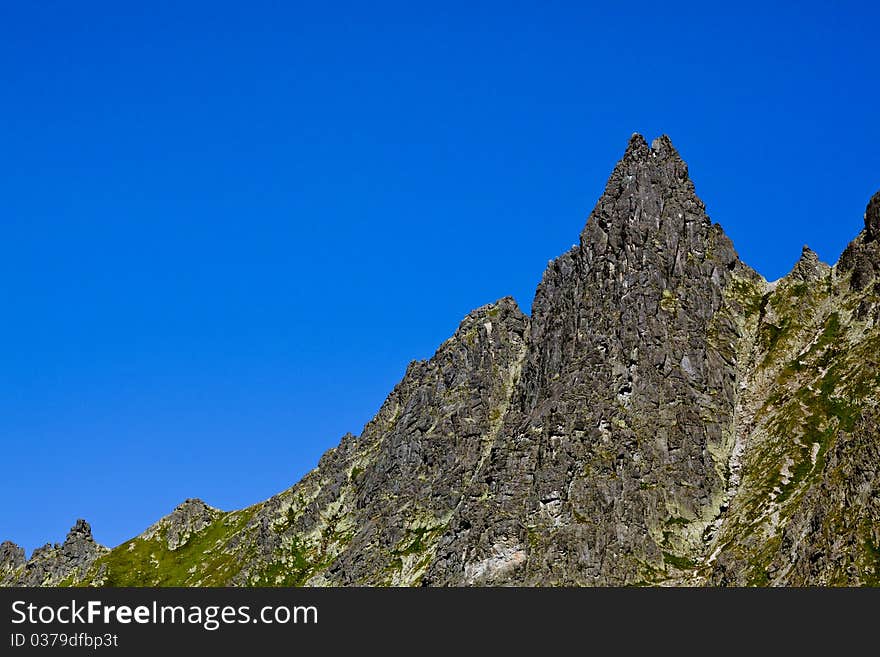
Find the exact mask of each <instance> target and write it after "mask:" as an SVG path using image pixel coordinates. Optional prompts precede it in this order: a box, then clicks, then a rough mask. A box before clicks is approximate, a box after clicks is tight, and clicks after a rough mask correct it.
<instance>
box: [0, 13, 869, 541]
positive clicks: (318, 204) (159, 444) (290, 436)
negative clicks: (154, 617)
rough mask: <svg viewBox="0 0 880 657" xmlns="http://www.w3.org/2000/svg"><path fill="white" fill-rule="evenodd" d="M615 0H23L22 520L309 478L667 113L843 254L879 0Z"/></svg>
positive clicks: (775, 215)
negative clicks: (596, 4)
mask: <svg viewBox="0 0 880 657" xmlns="http://www.w3.org/2000/svg"><path fill="white" fill-rule="evenodd" d="M135 4H138V5H140V7H133V5H135ZM588 4H591V3H583V2H577V3H575V2H572V3H557V2H546V1H542V2H533V3H508V2H504V3H473V2H467V3H461V4H456V3H452V2H443V3H436V4H435V5H434V7H433V8H432V7H428V6H427V4H426V3H399V4H386V3H381V2H379V3H351V4H347V3H342V4H334V5H331V3H308V4H302V5H300V4H297V3H287V2H274V3H269V2H260V1H256V0H253V1H250V2H246V3H243V2H235V3H232V2H228V3H227V2H216V1H215V2H204V3H202V2H156V1H153V2H144V3H119V2H106V3H98V2H90V3H73V2H68V1H66V0H65V1H58V0H56V1H47V0H42V1H40V2H7V3H3V6H2V9H0V81H2V84H0V225H2V238H0V303H2V308H3V315H2V318H3V321H2V324H0V362H2V365H0V440H2V470H3V476H2V478H0V500H2V502H0V503H2V512H0V540H2V539H12V540H15V541H16V542H19V543H21V544H22V545H24V546H25V547H26V548H27V549H28V551H30V550H32V549H33V548H34V547H36V546H38V545H40V544H42V543H45V542H46V541H61V540H63V538H64V535H65V533H66V532H67V530H68V528H69V527H70V526H71V525H72V524H73V522H74V520H75V519H76V518H77V517H85V518H87V519H88V520H89V521H90V522H91V523H92V525H93V529H94V532H95V536H96V538H97V539H98V540H99V541H101V542H103V543H105V544H108V545H115V544H117V543H119V542H121V541H123V540H124V539H126V538H128V537H130V536H133V535H135V534H137V533H139V532H140V531H142V530H143V529H144V528H145V527H146V526H147V525H149V524H150V523H151V522H153V521H154V520H156V519H157V518H158V517H160V516H161V515H163V514H165V513H167V512H169V511H170V510H171V509H172V508H173V507H174V506H175V505H176V504H177V503H178V502H180V501H181V500H183V499H184V498H186V497H201V498H203V499H205V500H206V501H207V502H208V503H210V504H213V505H215V506H218V507H221V508H224V509H231V508H236V507H241V506H245V505H248V504H251V503H253V502H257V501H259V500H261V499H264V498H266V497H268V496H270V495H272V494H273V493H275V492H278V491H280V490H282V489H284V488H286V487H288V486H290V485H291V484H293V483H294V482H295V481H296V480H297V479H299V478H300V476H301V475H302V474H303V473H304V472H306V471H307V470H309V469H310V468H312V467H313V466H314V465H315V464H316V462H317V460H318V458H319V456H320V454H321V453H322V452H323V451H324V450H326V449H327V448H329V447H331V446H333V445H335V444H336V443H337V442H338V440H339V437H340V436H341V435H342V434H343V433H344V432H346V431H352V432H355V433H358V432H359V431H360V429H361V427H362V426H363V424H364V423H365V422H366V421H367V420H368V419H369V418H370V417H371V416H372V414H373V413H374V412H375V411H376V410H377V409H378V407H379V405H380V404H381V402H382V400H383V399H384V397H385V395H386V394H387V393H388V392H389V391H390V389H391V388H392V386H393V385H394V383H395V382H396V381H397V380H398V379H399V378H400V377H401V375H402V374H403V372H404V369H405V368H406V365H407V363H408V361H409V360H411V359H414V358H427V357H429V356H430V355H431V354H432V353H433V351H434V349H435V348H436V347H437V345H439V343H440V342H442V341H443V340H444V339H445V338H446V337H448V336H449V335H450V334H451V333H452V332H453V331H454V329H455V327H456V326H457V324H458V322H459V321H460V319H461V318H462V317H463V316H464V315H465V314H466V313H467V312H468V311H469V310H471V309H472V308H474V307H476V306H479V305H482V304H484V303H487V302H490V301H493V300H495V299H497V298H498V297H501V296H504V295H506V294H513V295H514V296H515V297H516V298H517V300H518V301H519V302H520V304H521V305H522V306H523V308H524V309H526V310H528V308H529V307H530V305H531V301H532V296H533V292H534V288H535V286H536V284H537V282H538V281H539V280H540V276H541V273H542V271H543V269H544V267H545V266H546V264H547V261H548V260H549V259H550V258H553V257H555V256H556V255H558V254H559V253H561V252H562V251H564V250H565V249H567V248H568V247H570V246H571V244H572V243H574V242H575V241H576V240H577V236H578V233H579V231H580V229H581V227H582V225H583V223H584V221H585V219H586V217H587V215H588V213H589V211H590V210H591V208H592V206H593V204H594V203H595V201H596V199H597V198H598V196H599V194H600V193H601V190H602V188H603V186H604V183H605V180H606V178H607V176H608V174H609V173H610V171H611V168H612V166H613V165H614V163H615V161H616V160H617V159H618V158H619V157H620V155H621V154H622V152H623V149H624V147H625V145H626V142H627V140H628V138H629V136H630V134H631V133H633V132H636V131H638V132H642V133H644V134H645V135H646V136H647V137H648V139H651V138H653V137H655V136H657V135H659V134H661V133H664V132H665V133H668V134H669V135H671V137H672V139H673V141H674V143H675V144H676V145H677V147H678V148H679V150H680V151H681V153H682V155H683V156H684V157H685V159H686V160H687V161H688V163H689V164H690V168H691V173H692V176H693V178H694V180H695V183H696V185H697V191H698V192H699V194H700V195H701V196H702V198H703V200H704V201H705V202H706V204H707V206H708V209H709V212H710V215H711V216H712V218H713V219H714V220H716V221H719V222H720V223H721V224H722V225H723V226H724V228H725V229H726V230H727V232H728V234H729V235H730V236H731V237H732V238H733V240H734V243H735V244H736V247H737V249H738V251H739V253H740V255H741V256H742V257H743V258H744V260H745V261H746V262H748V263H749V264H751V265H752V266H753V267H755V268H756V269H758V270H759V271H760V272H761V273H762V274H764V275H765V276H766V277H768V278H770V279H773V278H776V277H779V276H780V275H782V274H784V273H785V272H786V271H788V270H789V269H790V268H791V266H792V265H793V263H794V261H795V260H796V259H797V257H798V255H799V253H800V248H801V246H802V245H803V244H804V243H809V244H810V245H811V246H812V247H813V248H814V249H816V250H817V251H818V252H819V254H820V255H821V256H822V258H823V259H825V260H827V261H829V262H834V261H836V260H837V257H838V256H839V254H840V252H841V251H842V250H843V248H844V247H845V246H846V243H847V242H848V241H849V240H850V239H851V238H852V237H854V236H855V235H856V233H857V232H858V231H859V230H860V228H861V225H862V224H861V222H862V213H863V210H864V207H865V204H866V202H867V200H868V198H869V196H870V194H871V193H873V192H874V191H876V190H877V189H878V188H880V148H878V144H880V121H878V109H877V108H878V106H880V84H878V66H877V64H878V51H877V25H878V24H880V10H878V7H877V4H876V3H869V2H859V3H846V2H843V3H835V4H833V5H832V4H828V3H825V2H822V3H819V2H791V3H788V7H781V6H780V5H783V4H785V3H768V2H760V3H754V4H752V3H745V4H744V3H727V5H726V8H725V9H724V10H716V13H713V12H712V11H711V10H708V9H706V5H707V4H708V3H703V2H695V3H692V4H690V5H684V4H677V3H654V2H639V1H632V2H628V3H625V4H622V5H621V4H618V5H615V4H614V3H603V4H604V5H606V6H605V7H603V8H601V9H596V8H590V7H588V6H587V5H588ZM413 5H418V7H414V6H413Z"/></svg>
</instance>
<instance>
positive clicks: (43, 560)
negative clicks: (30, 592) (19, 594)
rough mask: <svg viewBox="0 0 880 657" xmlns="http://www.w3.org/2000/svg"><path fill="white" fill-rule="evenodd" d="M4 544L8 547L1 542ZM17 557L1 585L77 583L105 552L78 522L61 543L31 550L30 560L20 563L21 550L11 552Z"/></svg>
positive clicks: (79, 521)
mask: <svg viewBox="0 0 880 657" xmlns="http://www.w3.org/2000/svg"><path fill="white" fill-rule="evenodd" d="M5 545H11V544H8V543H4V546H5ZM11 551H12V552H14V553H15V555H16V563H17V564H18V565H17V567H16V568H10V569H7V572H6V575H5V576H4V577H3V578H2V579H0V584H3V585H4V586H10V585H14V586H63V585H65V584H68V585H69V584H74V583H76V582H79V581H80V580H81V579H82V578H83V577H84V576H85V575H86V573H87V572H88V571H89V568H91V566H92V564H94V563H95V561H96V560H97V559H98V557H100V556H101V555H102V554H105V553H106V552H107V551H108V550H107V548H105V547H104V546H102V545H99V544H98V543H96V542H95V539H94V538H93V537H92V528H91V527H90V526H89V523H87V522H86V521H85V520H82V519H79V520H77V521H76V524H74V526H73V527H72V528H71V529H70V531H69V532H68V534H67V538H66V539H65V540H64V543H62V544H61V545H58V544H57V543H56V544H54V545H52V544H49V543H47V544H46V545H44V546H43V547H41V548H37V549H36V550H34V553H33V555H31V558H30V559H29V560H28V561H27V562H24V563H23V559H24V551H23V550H21V548H18V550H17V551H16V550H15V548H13V549H12V550H11Z"/></svg>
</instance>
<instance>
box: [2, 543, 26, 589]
mask: <svg viewBox="0 0 880 657" xmlns="http://www.w3.org/2000/svg"><path fill="white" fill-rule="evenodd" d="M25 561H26V560H25V558H24V548H21V547H19V546H18V545H16V544H15V543H12V542H11V541H4V542H3V543H0V582H2V581H3V579H5V578H6V577H7V575H9V574H11V573H13V572H15V571H16V570H18V569H19V568H21V567H22V566H24V564H25Z"/></svg>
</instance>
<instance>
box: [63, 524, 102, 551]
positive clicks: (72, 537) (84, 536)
mask: <svg viewBox="0 0 880 657" xmlns="http://www.w3.org/2000/svg"><path fill="white" fill-rule="evenodd" d="M94 540H95V539H94V538H92V527H91V526H90V525H89V523H87V522H86V521H85V520H83V519H82V518H79V519H78V520H77V521H76V524H74V525H73V527H71V528H70V531H69V532H68V533H67V538H66V539H65V540H64V544H65V545H67V544H68V543H73V542H76V541H92V542H94Z"/></svg>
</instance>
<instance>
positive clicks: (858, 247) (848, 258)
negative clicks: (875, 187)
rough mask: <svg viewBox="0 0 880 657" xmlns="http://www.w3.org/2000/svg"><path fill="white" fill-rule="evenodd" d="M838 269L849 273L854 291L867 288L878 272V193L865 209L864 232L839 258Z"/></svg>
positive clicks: (879, 194) (879, 219) (879, 207)
mask: <svg viewBox="0 0 880 657" xmlns="http://www.w3.org/2000/svg"><path fill="white" fill-rule="evenodd" d="M839 267H840V269H841V270H842V271H846V272H851V273H852V277H851V283H852V287H853V288H854V289H855V290H856V291H861V290H864V289H865V288H867V287H868V286H869V285H870V284H871V283H873V282H874V280H875V279H876V278H877V273H878V271H880V192H877V193H876V194H874V196H873V197H872V198H871V200H870V201H869V202H868V207H867V208H865V230H863V231H862V232H861V233H860V234H859V236H858V237H856V239H855V240H854V241H853V242H852V244H850V245H849V246H848V247H847V248H846V251H844V252H843V255H842V256H840V263H839Z"/></svg>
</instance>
